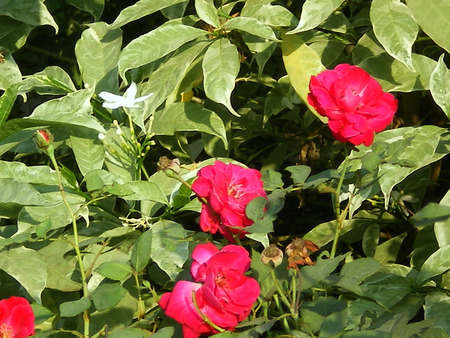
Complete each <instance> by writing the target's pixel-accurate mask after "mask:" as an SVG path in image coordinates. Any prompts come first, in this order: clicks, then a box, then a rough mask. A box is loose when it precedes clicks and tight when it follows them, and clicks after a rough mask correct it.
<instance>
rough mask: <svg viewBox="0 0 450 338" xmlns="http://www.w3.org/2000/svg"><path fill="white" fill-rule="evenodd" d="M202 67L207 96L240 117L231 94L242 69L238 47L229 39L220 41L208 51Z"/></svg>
mask: <svg viewBox="0 0 450 338" xmlns="http://www.w3.org/2000/svg"><path fill="white" fill-rule="evenodd" d="M202 67H203V73H204V81H203V86H204V88H205V94H206V96H207V97H208V98H209V99H211V100H213V101H215V102H217V103H222V104H223V105H224V106H225V107H227V108H228V110H229V111H230V112H231V113H232V114H233V115H235V116H240V115H239V114H238V113H237V112H236V111H235V110H234V109H233V107H232V106H231V92H232V91H233V89H234V86H235V80H236V76H237V75H238V74H239V69H240V62H239V53H238V51H237V48H236V46H235V45H233V44H231V43H230V42H229V41H228V40H227V39H223V38H220V39H218V40H217V41H215V42H214V43H213V44H212V45H211V46H209V48H208V49H207V50H206V53H205V57H204V59H203V64H202Z"/></svg>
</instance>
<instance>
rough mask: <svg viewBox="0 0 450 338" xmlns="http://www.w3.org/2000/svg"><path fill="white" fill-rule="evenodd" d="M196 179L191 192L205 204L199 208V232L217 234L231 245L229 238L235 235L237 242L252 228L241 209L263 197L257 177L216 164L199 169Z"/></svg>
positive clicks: (246, 170) (232, 166) (256, 173)
mask: <svg viewBox="0 0 450 338" xmlns="http://www.w3.org/2000/svg"><path fill="white" fill-rule="evenodd" d="M197 175H198V178H197V179H196V180H195V181H194V183H193V184H192V190H193V191H194V192H195V193H196V194H197V196H199V197H204V198H205V199H206V201H207V202H208V203H207V204H203V206H202V212H201V215H200V227H201V228H202V230H203V231H209V232H211V233H212V234H214V233H216V232H217V231H219V232H220V233H221V234H222V235H223V236H224V237H225V238H227V239H228V240H229V241H230V242H234V241H235V240H234V238H233V234H237V233H239V238H243V237H244V235H245V233H246V232H245V231H244V230H243V228H245V227H247V226H249V225H252V224H253V221H252V220H250V219H249V218H248V217H247V216H246V214H245V207H246V206H247V204H248V203H249V202H250V201H251V200H252V199H254V198H256V197H259V196H262V197H265V198H266V197H267V195H266V193H265V191H264V189H263V182H262V181H261V173H260V172H259V171H258V170H255V169H249V168H243V167H241V166H238V165H236V164H232V163H230V164H225V163H223V162H220V161H216V162H215V163H214V164H213V165H209V166H206V167H203V168H202V169H200V171H199V172H198V174H197ZM234 227H236V228H234Z"/></svg>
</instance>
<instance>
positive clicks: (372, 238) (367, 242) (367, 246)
mask: <svg viewBox="0 0 450 338" xmlns="http://www.w3.org/2000/svg"><path fill="white" fill-rule="evenodd" d="M379 238H380V226H379V225H378V224H373V225H371V226H370V227H368V228H367V230H366V231H365V232H364V237H363V240H362V247H363V251H364V253H365V254H366V256H367V257H374V255H375V251H376V249H377V245H378V240H379Z"/></svg>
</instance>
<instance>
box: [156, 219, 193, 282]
mask: <svg viewBox="0 0 450 338" xmlns="http://www.w3.org/2000/svg"><path fill="white" fill-rule="evenodd" d="M151 232H152V237H151V247H152V250H151V258H152V260H153V261H155V262H156V263H157V264H158V266H159V267H160V268H161V269H162V270H164V272H165V273H167V275H168V276H169V277H170V278H171V279H172V280H174V279H175V277H176V276H177V275H178V273H179V272H180V271H181V268H182V267H183V264H184V263H185V262H186V260H187V259H188V256H189V250H188V241H186V240H185V239H186V230H184V228H183V227H182V226H181V225H180V224H178V223H175V222H172V221H168V220H161V221H160V222H158V223H155V224H153V225H152V228H151Z"/></svg>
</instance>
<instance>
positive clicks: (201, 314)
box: [192, 291, 225, 332]
mask: <svg viewBox="0 0 450 338" xmlns="http://www.w3.org/2000/svg"><path fill="white" fill-rule="evenodd" d="M192 301H193V302H194V307H195V309H196V310H197V313H198V314H199V315H200V317H202V319H203V321H204V322H205V323H206V324H208V325H209V326H211V327H212V328H214V329H216V330H217V331H219V332H225V330H224V329H222V328H221V327H220V326H217V325H216V324H214V323H213V322H212V321H211V320H210V319H209V318H208V316H206V315H205V314H204V313H203V312H202V311H201V310H200V308H199V307H198V304H197V299H196V298H195V291H192Z"/></svg>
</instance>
